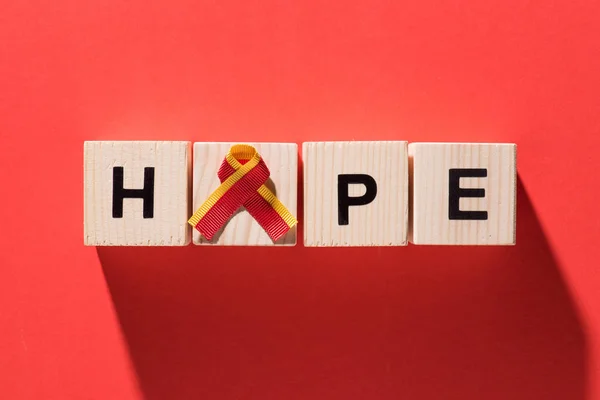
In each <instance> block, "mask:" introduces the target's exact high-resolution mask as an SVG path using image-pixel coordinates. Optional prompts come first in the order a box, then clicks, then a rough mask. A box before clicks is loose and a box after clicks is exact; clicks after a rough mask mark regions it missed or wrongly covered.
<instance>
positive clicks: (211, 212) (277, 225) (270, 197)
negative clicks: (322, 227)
mask: <svg viewBox="0 0 600 400" xmlns="http://www.w3.org/2000/svg"><path fill="white" fill-rule="evenodd" d="M270 174H271V173H270V172H269V168H267V165H266V164H265V162H264V161H263V159H262V158H261V156H260V154H258V152H257V151H256V149H255V148H254V147H252V146H250V145H245V144H236V145H234V146H232V147H231V149H230V150H229V153H227V155H226V156H225V159H224V160H223V162H222V163H221V167H220V168H219V171H218V172H217V176H218V177H219V180H220V181H221V185H220V186H219V187H218V188H217V189H216V190H215V191H214V192H213V193H212V194H211V195H210V196H209V197H208V199H207V200H206V201H205V202H204V203H203V204H202V205H201V206H200V208H198V210H197V211H196V212H195V213H194V215H192V217H191V218H190V219H189V220H188V223H189V224H190V225H192V226H193V227H194V228H196V229H197V230H198V231H199V232H200V233H201V234H202V235H203V236H204V237H205V238H206V239H208V240H211V239H212V238H213V236H214V235H215V233H217V231H218V230H219V229H221V227H222V226H223V225H225V223H227V221H228V220H229V218H230V217H231V216H232V215H233V213H235V211H236V210H237V209H238V208H240V207H242V206H243V207H245V208H246V210H247V211H248V212H249V213H250V215H251V216H252V217H253V218H254V219H255V220H256V221H257V222H258V223H259V225H260V226H261V227H262V228H263V229H264V230H265V232H267V234H268V235H269V237H271V239H272V240H273V241H276V240H277V239H279V238H280V237H282V236H283V235H284V234H285V233H286V232H287V231H289V230H290V229H291V228H292V227H293V226H294V225H296V224H297V223H298V221H297V220H296V218H294V216H293V215H292V214H291V213H290V212H289V211H288V209H287V208H285V206H284V205H283V204H282V203H281V202H280V201H279V200H278V199H277V197H276V196H275V195H274V194H273V192H271V191H270V190H269V188H267V187H266V186H265V185H264V184H265V182H266V181H267V179H268V178H269V175H270Z"/></svg>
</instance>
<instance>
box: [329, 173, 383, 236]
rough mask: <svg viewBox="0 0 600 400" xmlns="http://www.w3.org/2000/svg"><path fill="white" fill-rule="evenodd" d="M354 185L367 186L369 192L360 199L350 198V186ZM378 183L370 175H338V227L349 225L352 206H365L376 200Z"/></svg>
mask: <svg viewBox="0 0 600 400" xmlns="http://www.w3.org/2000/svg"><path fill="white" fill-rule="evenodd" d="M352 183H358V184H362V185H365V189H366V190H367V191H366V192H365V194H363V195H362V196H360V197H348V186H349V185H350V184H352ZM375 196H377V182H375V179H373V177H372V176H370V175H365V174H348V175H338V225H348V224H349V221H348V214H349V211H350V206H364V205H365V204H369V203H370V202H372V201H373V200H375Z"/></svg>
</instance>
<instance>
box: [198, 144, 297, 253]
mask: <svg viewBox="0 0 600 400" xmlns="http://www.w3.org/2000/svg"><path fill="white" fill-rule="evenodd" d="M235 144H236V143H223V142H213V143H210V142H207V143H205V142H198V143H194V167H193V170H194V189H193V201H192V202H193V211H196V210H197V209H198V208H199V207H200V206H201V205H202V204H203V203H204V202H205V201H206V200H207V199H208V198H209V196H210V195H211V193H213V192H214V191H215V190H216V189H217V188H218V187H219V186H220V185H221V181H220V180H219V177H218V176H217V172H218V171H219V168H220V166H221V164H222V163H223V160H224V159H225V156H226V155H227V153H228V152H229V149H230V148H231V147H232V146H233V145H235ZM248 144H250V145H251V146H253V147H254V148H256V150H257V151H258V153H259V154H260V156H261V158H262V159H263V160H264V162H265V163H266V165H267V167H268V169H269V171H270V176H269V179H268V180H267V181H266V182H265V186H266V187H267V188H269V189H270V191H271V192H272V193H274V194H275V196H277V199H279V201H280V202H281V203H282V204H283V205H284V206H285V208H287V210H289V212H290V213H291V214H292V215H294V216H297V197H298V145H297V144H295V143H248ZM193 241H194V244H197V245H223V246H294V245H295V244H296V226H294V227H292V228H291V229H290V230H289V231H288V232H287V233H286V234H285V235H284V236H282V237H281V238H280V239H278V240H277V241H276V242H273V240H272V239H271V237H270V236H269V235H268V234H267V232H266V231H265V230H264V229H263V228H262V227H261V226H260V225H259V223H258V222H257V221H256V220H255V219H254V218H253V217H252V215H250V213H248V211H246V210H245V209H244V207H240V208H239V209H238V210H237V212H236V213H235V214H234V215H233V216H232V217H231V219H230V220H229V221H228V222H227V223H226V224H225V225H224V226H223V227H222V228H221V230H220V231H219V232H217V233H216V234H215V236H214V237H213V238H212V239H211V240H207V239H206V238H205V237H204V236H202V235H201V234H200V232H199V231H197V230H196V229H194V230H193Z"/></svg>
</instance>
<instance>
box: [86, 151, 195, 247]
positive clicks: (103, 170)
mask: <svg viewBox="0 0 600 400" xmlns="http://www.w3.org/2000/svg"><path fill="white" fill-rule="evenodd" d="M118 166H121V167H123V178H124V179H123V187H124V188H126V189H142V188H143V186H144V168H145V167H154V171H155V172H154V174H155V177H154V179H155V180H154V215H153V218H143V212H142V211H143V200H142V199H128V198H126V199H124V200H123V217H122V218H113V214H112V200H113V167H118ZM190 167H191V146H190V142H150V141H112V142H111V141H104V142H103V141H97V142H85V143H84V187H85V189H84V191H85V193H84V243H85V244H86V245H89V246H183V245H186V244H189V242H190V238H191V229H190V227H189V225H188V224H187V219H188V214H189V187H190V179H189V178H190V173H191V171H190Z"/></svg>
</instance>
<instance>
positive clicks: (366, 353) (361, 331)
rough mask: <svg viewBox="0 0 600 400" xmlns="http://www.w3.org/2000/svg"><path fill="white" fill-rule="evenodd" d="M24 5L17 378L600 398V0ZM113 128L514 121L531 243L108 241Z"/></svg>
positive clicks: (332, 136) (241, 132) (2, 270)
mask: <svg viewBox="0 0 600 400" xmlns="http://www.w3.org/2000/svg"><path fill="white" fill-rule="evenodd" d="M5 3H6V4H3V6H2V12H1V13H0V136H1V138H0V145H1V147H0V148H1V149H2V150H1V152H2V157H1V158H0V182H1V186H0V188H1V189H0V191H1V192H2V198H1V200H0V204H1V207H0V218H1V219H0V223H1V228H0V246H1V250H2V251H1V252H0V276H1V279H0V306H1V310H0V394H1V397H2V398H4V399H140V398H147V399H238V398H248V399H427V400H429V399H436V400H438V399H461V400H462V399H486V400H495V399H523V400H525V399H527V400H531V399H568V400H582V399H600V339H599V337H598V334H599V333H600V274H599V272H598V271H599V270H598V264H599V258H600V246H598V243H597V242H598V239H599V237H600V235H599V233H600V232H599V231H600V223H599V218H598V216H597V215H598V214H597V202H598V194H599V189H598V188H599V184H600V182H599V178H598V167H600V163H599V162H598V158H597V153H596V146H597V145H598V144H600V143H599V139H598V134H599V133H600V95H599V92H600V73H599V71H600V24H599V23H598V18H599V15H600V3H598V2H596V1H593V0H579V1H566V0H562V1H548V2H523V1H517V0H508V1H507V0H502V1H500V0H494V1H439V0H438V1H431V0H424V1H410V2H409V1H403V2H397V1H372V0H352V1H347V2H343V1H339V2H323V1H312V0H311V1H297V2H292V1H289V2H277V1H270V0H269V1H223V0H219V1H197V0H194V1H191V0H189V1H182V0H170V1H165V0H161V1H142V0H132V1H120V0H119V1H116V0H103V1H81V0H44V1H42V0H39V1H32V2H25V1H10V2H5ZM536 3H537V4H536ZM99 139H103V140H111V139H114V140H124V139H157V140H191V141H221V140H224V141H285V142H297V143H301V142H302V141H318V140H348V139H362V140H370V139H373V140H383V139H399V140H409V141H479V142H486V141H489V142H515V143H517V144H518V146H519V148H518V150H519V155H518V170H519V187H518V231H517V243H518V244H517V246H516V247H496V248H494V247H491V248H490V247H480V248H474V247H464V248H461V247H446V248H439V247H417V246H409V247H400V248H369V249H343V248H314V249H308V248H304V247H303V246H302V245H298V246H297V247H295V248H293V249H289V248H282V249H264V248H239V249H234V250H231V249H227V250H225V249H223V248H205V247H203V248H199V247H194V246H189V247H185V248H98V249H96V248H93V247H84V246H83V244H82V243H83V217H82V216H83V209H82V208H83V205H82V203H83V202H82V197H83V196H82V194H83V171H82V161H83V141H84V140H99ZM300 196H301V193H300ZM301 206H302V204H301V203H300V210H301ZM299 213H300V215H299V217H300V219H301V220H302V212H301V211H300V212H299ZM300 237H302V228H300Z"/></svg>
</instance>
